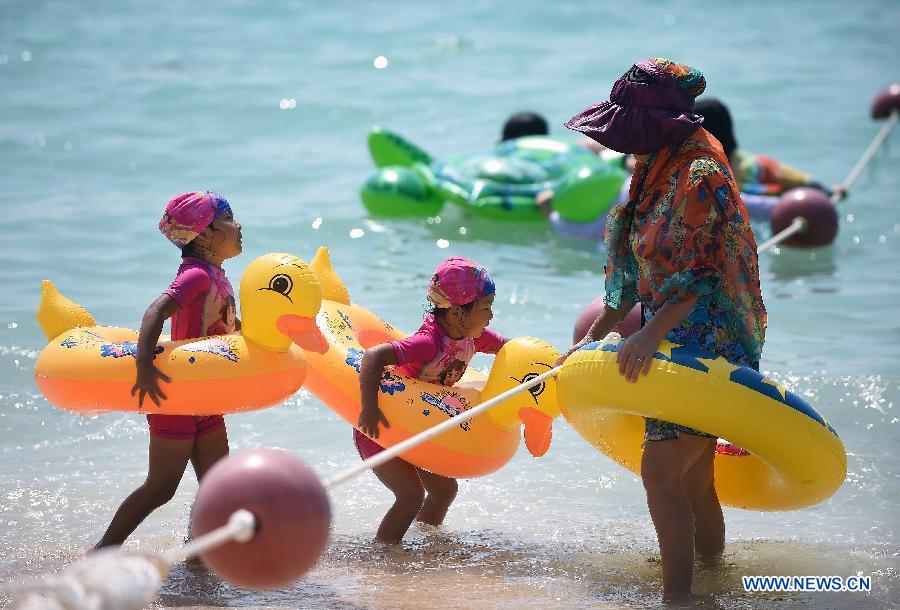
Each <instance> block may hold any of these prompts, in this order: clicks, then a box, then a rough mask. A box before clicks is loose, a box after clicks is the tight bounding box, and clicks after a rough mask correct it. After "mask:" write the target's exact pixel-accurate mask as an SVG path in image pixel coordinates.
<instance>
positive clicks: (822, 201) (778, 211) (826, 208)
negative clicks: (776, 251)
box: [769, 186, 838, 248]
mask: <svg viewBox="0 0 900 610" xmlns="http://www.w3.org/2000/svg"><path fill="white" fill-rule="evenodd" d="M797 217H800V218H804V219H805V220H806V222H807V226H806V229H804V230H803V231H800V232H799V233H794V234H793V235H791V236H790V237H789V238H787V239H786V240H784V241H783V242H782V243H783V244H784V245H786V246H790V247H792V248H815V247H817V246H827V245H828V244H830V243H832V242H833V241H834V238H835V236H837V232H838V213H837V209H836V208H835V207H834V204H833V203H831V200H830V199H829V198H828V195H826V194H825V193H823V192H822V191H820V190H819V189H814V188H811V187H808V186H801V187H799V188H794V189H791V190H789V191H788V192H786V193H785V194H784V195H782V196H781V199H779V201H778V203H777V204H775V207H774V208H773V209H772V216H771V218H770V219H769V223H770V225H771V227H772V235H776V234H778V233H780V232H781V231H783V230H785V229H787V228H788V227H789V226H791V223H792V222H794V219H795V218H797Z"/></svg>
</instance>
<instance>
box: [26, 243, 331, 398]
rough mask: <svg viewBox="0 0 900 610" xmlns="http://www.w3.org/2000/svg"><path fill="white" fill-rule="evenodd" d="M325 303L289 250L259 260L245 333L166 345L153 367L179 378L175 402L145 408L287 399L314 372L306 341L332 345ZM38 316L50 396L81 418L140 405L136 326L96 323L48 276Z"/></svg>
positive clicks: (244, 283) (42, 380)
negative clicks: (323, 317)
mask: <svg viewBox="0 0 900 610" xmlns="http://www.w3.org/2000/svg"><path fill="white" fill-rule="evenodd" d="M321 303H322V289H321V287H320V285H319V282H318V280H317V279H316V276H315V274H314V273H313V272H312V271H311V270H310V268H309V266H308V265H307V264H306V263H305V262H303V261H302V260H300V259H299V258H297V257H295V256H292V255H290V254H267V255H265V256H262V257H260V258H258V259H256V260H255V261H253V262H252V263H251V264H250V266H249V267H247V270H246V271H245V272H244V275H243V276H242V278H241V285H240V304H241V318H242V320H241V322H242V329H241V332H240V333H235V334H230V335H217V336H210V337H202V338H199V339H188V340H184V341H163V342H160V343H159V344H158V345H157V347H156V355H155V359H154V364H155V365H156V366H157V367H159V369H160V370H161V371H162V372H163V373H165V374H166V375H168V376H169V377H170V378H171V380H172V381H171V383H169V384H164V385H163V388H164V391H165V393H166V395H167V396H168V399H167V400H164V401H161V404H160V406H159V407H157V406H156V405H154V404H152V403H149V401H147V402H145V405H144V408H143V409H142V410H141V411H142V412H144V413H161V414H167V415H212V414H221V413H235V412H240V411H249V410H253V409H261V408H264V407H268V406H271V405H273V404H276V403H279V402H281V401H283V400H284V399H286V398H288V397H289V396H291V395H292V394H293V393H294V392H296V391H297V390H298V389H300V387H301V386H302V385H303V381H304V379H305V377H306V358H305V357H304V350H303V349H301V347H303V348H305V349H306V350H309V353H315V350H323V349H324V348H325V343H324V338H323V337H322V335H321V333H319V331H318V328H317V327H316V325H315V316H316V313H317V312H318V311H319V306H320V305H321ZM37 318H38V322H39V323H40V324H41V327H42V328H43V329H44V333H45V334H46V335H47V339H48V340H49V341H50V343H49V344H48V345H47V347H45V348H44V350H43V351H42V352H41V354H40V356H38V359H37V363H36V364H35V371H34V375H35V381H36V382H37V385H38V387H39V388H40V390H41V392H43V394H44V396H45V397H46V398H47V400H48V401H50V402H51V403H52V404H54V405H56V406H58V407H60V408H62V409H66V410H68V411H73V412H76V413H82V414H87V413H97V412H102V411H138V410H139V409H138V401H137V398H135V397H133V396H132V395H131V388H132V386H133V385H134V381H135V364H134V354H135V352H136V350H137V343H136V342H137V336H138V335H137V332H135V331H133V330H129V329H126V328H114V327H104V326H97V323H96V322H95V321H94V318H93V316H91V315H90V314H89V313H88V312H87V311H86V310H85V309H84V308H83V307H81V306H80V305H77V304H75V303H73V302H72V301H70V300H69V299H67V298H66V297H64V296H63V295H62V294H61V293H60V292H59V291H58V290H56V288H55V287H54V286H53V284H52V283H51V282H49V281H47V280H44V282H43V284H42V297H41V305H40V308H39V309H38V314H37ZM298 346H299V347H298ZM148 404H149V406H148Z"/></svg>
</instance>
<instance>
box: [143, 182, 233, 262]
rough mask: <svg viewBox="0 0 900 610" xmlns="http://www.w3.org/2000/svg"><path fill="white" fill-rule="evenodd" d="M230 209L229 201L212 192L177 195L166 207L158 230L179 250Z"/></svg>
mask: <svg viewBox="0 0 900 610" xmlns="http://www.w3.org/2000/svg"><path fill="white" fill-rule="evenodd" d="M229 210H231V205H229V203H228V201H227V200H226V199H225V198H224V197H222V196H221V195H219V194H218V193H214V192H212V191H206V192H205V193H204V192H201V191H193V192H190V193H184V194H182V195H178V196H177V197H175V198H174V199H172V200H171V201H169V203H168V204H167V205H166V211H165V212H164V213H163V217H162V219H161V220H160V221H159V230H160V231H161V232H162V234H163V235H165V236H166V238H167V239H168V240H169V241H170V242H172V243H173V244H175V245H176V246H177V247H179V248H184V247H185V246H186V245H187V244H188V243H190V242H191V240H193V239H194V238H195V237H197V236H198V235H200V234H201V233H203V230H204V229H206V227H208V226H209V225H210V224H212V222H213V221H214V220H215V219H216V218H217V217H218V216H219V215H220V214H224V213H225V212H228V211H229Z"/></svg>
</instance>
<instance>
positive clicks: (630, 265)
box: [560, 58, 766, 597]
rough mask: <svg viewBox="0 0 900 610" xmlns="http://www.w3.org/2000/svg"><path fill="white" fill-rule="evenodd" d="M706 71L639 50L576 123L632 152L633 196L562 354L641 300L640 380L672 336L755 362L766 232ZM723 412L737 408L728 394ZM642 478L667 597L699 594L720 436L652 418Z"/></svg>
mask: <svg viewBox="0 0 900 610" xmlns="http://www.w3.org/2000/svg"><path fill="white" fill-rule="evenodd" d="M705 87H706V80H705V79H704V77H703V74H702V73H701V72H700V71H699V70H697V69H695V68H691V67H689V66H685V65H681V64H678V63H675V62H673V61H671V60H669V59H663V58H656V59H651V60H647V61H641V62H638V63H636V64H634V66H632V68H631V69H630V70H628V72H626V73H625V74H624V75H623V76H622V77H621V78H620V79H619V80H618V81H616V83H615V84H614V85H613V88H612V92H611V93H610V101H608V102H601V103H598V104H595V105H593V106H591V107H589V108H587V109H586V110H584V111H583V112H581V113H580V114H578V115H576V116H575V117H573V118H572V119H570V120H569V122H568V123H566V126H567V127H569V128H570V129H573V130H575V131H578V132H581V133H583V134H585V135H587V136H588V137H590V138H593V139H595V140H597V142H599V143H600V144H602V145H603V146H606V147H608V148H611V149H613V150H616V151H619V152H622V153H631V154H634V155H635V159H636V163H637V164H636V166H635V170H634V177H633V179H632V181H631V190H630V193H629V200H628V202H627V204H625V205H619V206H616V207H614V208H613V209H612V210H611V211H610V213H609V218H608V221H607V234H606V248H607V264H606V294H605V296H604V301H605V303H606V307H605V308H604V310H603V312H601V314H600V315H599V316H598V317H597V319H596V320H595V321H594V323H593V325H592V326H591V328H590V330H589V331H588V333H587V334H586V335H585V337H584V338H583V339H582V340H581V341H579V342H578V343H576V344H575V345H574V346H572V348H570V349H569V350H568V352H567V353H566V354H565V355H563V356H562V357H561V358H560V363H561V362H562V361H564V360H565V359H566V358H567V357H568V356H569V355H570V354H571V353H573V352H574V351H575V350H577V349H579V348H580V347H582V346H584V345H586V344H587V343H590V342H592V341H594V340H598V339H602V338H604V337H605V336H606V335H607V333H609V332H610V331H611V330H612V329H613V328H614V327H615V325H616V324H618V323H619V321H621V320H622V319H623V318H624V317H625V315H626V314H627V313H628V312H629V311H630V310H631V308H632V307H633V306H634V305H635V303H637V302H640V303H641V305H642V307H643V310H644V316H645V319H646V324H645V325H644V326H643V327H642V328H641V329H640V330H639V331H638V332H636V333H634V334H633V335H631V336H630V337H629V338H628V339H627V340H625V342H624V343H623V344H622V345H621V347H620V349H619V351H618V353H617V361H618V364H619V372H620V373H621V374H622V375H624V376H626V377H627V379H628V380H629V381H631V382H637V383H640V381H639V379H640V377H641V376H642V375H646V374H647V373H648V372H649V370H650V364H651V361H652V359H653V356H654V354H655V353H656V352H657V351H658V349H659V344H660V342H661V341H662V340H663V339H666V340H668V341H671V342H673V343H680V344H684V345H690V346H693V347H694V348H696V349H698V350H702V351H703V352H706V353H712V354H715V355H717V356H723V357H725V358H727V359H728V360H729V361H731V362H733V363H736V364H740V365H746V366H751V367H754V368H758V366H759V359H760V355H761V353H762V347H763V342H764V340H765V330H766V309H765V305H764V304H763V300H762V295H761V292H760V283H759V267H758V261H757V256H756V240H755V238H754V236H753V231H752V230H751V228H750V219H749V217H748V215H747V211H746V209H745V207H744V204H743V202H742V201H741V197H740V193H739V191H738V188H737V184H736V183H735V181H734V178H733V176H732V173H731V169H730V167H729V165H728V159H727V157H726V156H725V153H724V151H723V150H722V147H721V145H720V144H719V142H718V141H717V140H716V139H715V138H714V137H713V136H712V135H710V133H709V132H707V131H706V130H705V129H703V128H702V127H701V123H702V122H703V118H702V117H701V116H699V115H697V114H694V112H693V110H694V99H695V98H696V96H698V95H699V94H700V93H702V92H703V90H704V88H705ZM722 408H723V409H727V408H728V405H727V404H725V405H722ZM644 439H645V442H644V451H643V456H642V459H641V478H642V480H643V483H644V488H645V489H646V492H647V506H648V508H649V511H650V516H651V518H652V520H653V524H654V526H655V528H656V533H657V538H658V540H659V550H660V556H661V558H662V573H663V593H664V595H665V596H666V597H676V596H682V595H687V594H690V591H691V581H692V577H693V566H694V560H695V558H700V559H702V560H716V559H718V558H719V557H720V556H721V554H722V551H723V549H724V545H725V523H724V519H723V516H722V509H721V506H720V505H719V500H718V496H717V495H716V489H715V484H714V481H715V479H714V472H713V460H714V457H715V447H716V437H715V436H714V435H712V434H708V433H705V432H703V431H700V430H695V429H692V428H688V427H686V426H682V425H679V424H676V423H672V422H666V421H660V420H655V419H650V418H648V419H647V420H646V424H645V434H644Z"/></svg>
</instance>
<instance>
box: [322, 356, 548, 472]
mask: <svg viewBox="0 0 900 610" xmlns="http://www.w3.org/2000/svg"><path fill="white" fill-rule="evenodd" d="M560 368H562V367H561V366H557V367H555V368H552V369H550V370H549V371H547V372H546V373H542V374H540V375H538V376H537V377H535V378H534V379H530V380H528V381H526V382H525V383H522V384H520V385H518V386H516V387H514V388H511V389H509V390H507V391H505V392H503V393H502V394H498V395H497V396H495V397H494V398H491V399H490V400H487V401H485V402H483V403H481V404H480V405H478V406H477V407H474V408H472V409H469V410H468V411H463V412H462V413H460V414H458V415H455V416H453V417H451V418H450V419H448V420H447V421H443V422H441V423H439V424H438V425H436V426H433V427H431V428H428V429H427V430H423V431H422V432H419V433H418V434H416V435H415V436H413V437H411V438H408V439H406V440H405V441H402V442H400V443H397V444H396V445H394V446H393V447H391V448H390V449H385V450H384V451H382V452H380V453H378V454H377V455H373V456H372V457H370V458H369V459H367V460H363V461H362V462H360V463H359V464H356V465H355V466H351V467H350V468H347V469H346V470H344V471H343V472H339V473H338V474H337V475H335V476H334V477H332V478H331V479H329V480H328V481H326V482H325V488H326V489H331V488H332V487H337V486H338V485H340V484H342V483H346V482H347V481H349V480H351V479H353V478H355V477H357V476H359V475H360V474H362V473H363V472H365V471H367V470H369V469H371V468H377V467H378V466H381V465H382V464H384V463H385V462H389V461H391V460H392V459H394V458H395V457H397V456H398V455H400V454H401V453H404V452H405V451H409V450H410V449H412V448H413V447H416V446H417V445H421V444H422V443H424V442H425V441H427V440H430V439H432V438H434V437H435V436H437V435H439V434H441V433H442V432H445V431H447V430H449V429H450V428H452V427H454V426H458V425H459V424H461V423H463V422H466V421H469V420H470V419H472V418H473V417H475V416H476V415H479V414H480V413H484V412H485V411H487V410H488V409H490V408H492V407H495V406H497V405H498V404H499V403H501V402H503V401H504V400H506V399H507V398H511V397H513V396H515V395H516V394H519V393H520V392H524V391H525V390H527V389H528V388H530V387H532V386H536V385H537V384H539V383H541V382H542V381H544V380H545V379H548V378H550V377H553V376H554V375H556V374H557V373H558V372H559V370H560Z"/></svg>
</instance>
